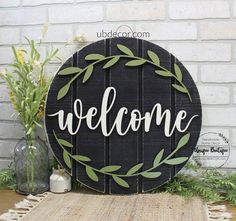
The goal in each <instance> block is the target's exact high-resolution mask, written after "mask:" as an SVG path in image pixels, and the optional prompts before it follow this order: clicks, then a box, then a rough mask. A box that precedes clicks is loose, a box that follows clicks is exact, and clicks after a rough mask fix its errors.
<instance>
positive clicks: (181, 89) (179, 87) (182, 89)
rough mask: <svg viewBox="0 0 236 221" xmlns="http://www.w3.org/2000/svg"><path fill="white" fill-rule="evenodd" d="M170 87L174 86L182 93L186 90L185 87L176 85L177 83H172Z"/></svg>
mask: <svg viewBox="0 0 236 221" xmlns="http://www.w3.org/2000/svg"><path fill="white" fill-rule="evenodd" d="M172 87H174V88H175V89H176V90H177V91H180V92H182V93H187V90H186V88H184V87H182V86H180V85H178V84H172Z"/></svg>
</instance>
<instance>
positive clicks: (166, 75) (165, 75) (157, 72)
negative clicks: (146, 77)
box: [155, 70, 173, 77]
mask: <svg viewBox="0 0 236 221" xmlns="http://www.w3.org/2000/svg"><path fill="white" fill-rule="evenodd" d="M155 73H156V74H158V75H161V76H162V77H172V76H173V75H172V74H171V73H170V72H169V71H160V70H157V71H155Z"/></svg>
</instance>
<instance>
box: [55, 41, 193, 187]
mask: <svg viewBox="0 0 236 221" xmlns="http://www.w3.org/2000/svg"><path fill="white" fill-rule="evenodd" d="M117 48H118V49H119V50H120V51H121V52H122V53H123V54H121V55H112V56H108V57H105V56H104V55H101V54H89V55H87V56H86V57H85V60H87V61H92V63H91V64H89V65H88V66H86V67H84V68H79V67H68V68H65V69H63V70H61V71H60V72H59V73H58V75H59V76H68V75H74V76H73V77H72V78H71V80H70V81H69V82H67V83H66V84H65V85H64V86H63V87H62V88H61V89H60V90H59V92H58V94H57V100H61V99H62V98H64V97H65V96H66V95H67V93H68V92H69V89H70V86H71V84H72V83H73V82H74V81H75V80H76V79H77V78H78V77H79V76H83V80H82V83H85V82H87V81H88V80H89V78H90V77H91V76H92V74H93V70H94V66H95V65H96V64H98V63H100V62H103V61H107V62H106V63H105V65H104V66H103V69H107V68H111V67H112V66H113V65H115V64H116V63H117V62H118V61H119V60H120V59H121V58H126V59H127V58H128V59H131V60H130V61H128V62H127V63H126V64H125V66H128V67H137V66H141V65H143V64H145V63H149V64H151V65H153V66H154V67H156V68H157V70H155V73H156V74H157V75H159V76H161V77H166V78H168V77H169V78H174V79H175V80H176V81H177V82H178V84H172V87H173V88H174V89H175V90H177V91H179V92H181V93H183V94H186V95H187V96H188V98H189V100H190V101H191V102H192V98H191V95H190V93H189V91H188V89H187V88H186V86H185V85H184V83H183V74H182V72H181V70H180V68H179V66H178V65H177V64H174V71H175V73H171V72H170V71H169V70H167V69H166V68H164V67H162V66H161V63H160V59H159V57H158V55H157V54H156V53H155V52H153V51H151V50H148V51H147V55H148V57H149V59H150V60H148V59H144V58H141V57H137V56H135V55H134V54H133V52H132V51H131V50H130V49H129V48H128V47H126V46H124V45H121V44H117ZM82 74H84V75H82ZM53 134H54V137H55V139H56V141H57V143H58V145H59V146H60V147H61V148H62V150H63V159H64V162H65V164H66V165H67V167H68V168H70V169H71V166H72V160H75V161H77V162H78V163H80V164H81V165H83V166H84V167H85V171H86V174H87V176H88V177H89V178H90V179H91V180H93V181H94V182H98V181H99V177H98V175H97V173H100V174H104V175H109V176H111V177H112V179H113V180H114V181H115V182H116V183H117V184H118V185H119V186H122V187H124V188H129V184H128V183H127V181H126V180H125V179H124V178H126V177H134V176H142V177H145V178H149V179H153V178H157V177H160V176H161V172H157V171H154V170H155V169H156V168H158V167H159V166H161V165H162V164H168V165H178V164H182V163H184V162H186V161H187V160H188V157H176V158H171V157H173V156H174V155H175V153H176V152H177V151H178V150H180V149H181V148H182V147H183V146H185V145H186V144H187V143H188V141H189V138H190V133H187V134H185V135H184V136H183V137H182V138H181V139H180V140H179V142H178V144H177V146H176V148H175V149H174V150H173V151H172V152H171V153H170V154H169V155H168V156H167V157H166V158H164V159H163V156H164V149H162V150H161V151H159V153H158V154H157V155H156V156H155V158H154V160H153V165H152V167H151V168H149V169H146V170H142V169H143V167H144V163H138V164H136V165H134V166H132V167H131V168H130V169H129V170H128V171H127V172H126V173H125V174H120V173H116V172H118V171H119V170H120V169H121V165H108V166H105V167H102V168H100V169H98V168H94V167H92V166H91V165H89V164H88V162H91V159H90V158H89V157H87V156H84V155H72V154H71V153H70V152H69V151H68V149H70V148H73V145H72V144H71V143H70V142H68V141H66V140H64V139H61V138H58V137H57V135H56V133H55V131H54V130H53Z"/></svg>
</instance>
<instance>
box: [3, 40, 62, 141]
mask: <svg viewBox="0 0 236 221" xmlns="http://www.w3.org/2000/svg"><path fill="white" fill-rule="evenodd" d="M26 40H27V42H28V46H29V48H30V50H29V52H27V50H24V49H21V48H15V47H14V46H13V47H12V50H13V54H14V62H13V63H12V64H10V66H11V68H12V71H11V72H10V71H8V70H4V71H2V72H1V73H0V77H1V78H2V79H3V80H4V81H5V82H6V84H7V86H8V88H9V90H10V92H9V96H10V100H11V102H12V105H13V107H14V109H15V110H16V111H17V112H18V114H19V120H20V123H21V124H22V125H23V127H24V131H25V135H26V139H27V140H31V139H33V138H34V131H35V129H36V126H39V127H41V124H40V120H41V118H42V117H43V115H44V106H45V98H46V94H47V91H48V88H49V85H50V83H51V80H49V79H47V78H46V75H45V66H46V65H47V64H48V63H49V62H50V61H51V60H52V59H53V58H54V57H55V56H56V54H57V52H58V49H56V50H53V49H51V50H50V52H49V53H47V55H46V57H45V58H44V59H42V58H41V55H40V53H39V50H38V46H39V45H38V44H36V43H35V41H34V40H29V39H27V38H26Z"/></svg>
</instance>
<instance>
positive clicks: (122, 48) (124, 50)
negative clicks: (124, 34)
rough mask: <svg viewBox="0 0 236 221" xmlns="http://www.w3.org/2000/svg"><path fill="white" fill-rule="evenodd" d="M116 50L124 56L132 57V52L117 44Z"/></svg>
mask: <svg viewBox="0 0 236 221" xmlns="http://www.w3.org/2000/svg"><path fill="white" fill-rule="evenodd" d="M117 48H118V49H119V50H120V51H121V52H123V53H124V54H126V55H129V56H134V54H133V52H132V51H131V50H130V49H129V48H127V47H126V46H124V45H121V44H117Z"/></svg>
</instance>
